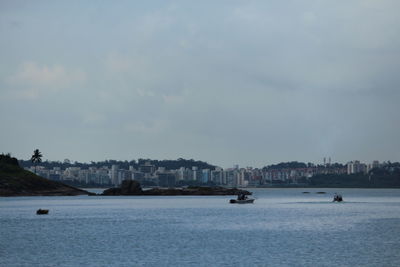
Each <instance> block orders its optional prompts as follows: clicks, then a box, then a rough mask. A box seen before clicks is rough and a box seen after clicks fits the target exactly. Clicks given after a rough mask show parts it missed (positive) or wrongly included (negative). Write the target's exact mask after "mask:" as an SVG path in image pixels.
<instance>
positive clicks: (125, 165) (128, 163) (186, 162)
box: [19, 158, 216, 170]
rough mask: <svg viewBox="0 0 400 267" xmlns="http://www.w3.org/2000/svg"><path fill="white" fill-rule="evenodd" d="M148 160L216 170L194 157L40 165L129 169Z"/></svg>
mask: <svg viewBox="0 0 400 267" xmlns="http://www.w3.org/2000/svg"><path fill="white" fill-rule="evenodd" d="M146 162H148V163H150V164H152V165H154V166H155V167H156V168H158V167H163V168H165V169H167V170H176V169H179V168H181V167H184V168H187V169H192V167H197V168H198V169H210V170H214V169H215V167H216V166H214V165H211V164H209V163H207V162H204V161H200V160H194V159H183V158H179V159H176V160H168V159H165V160H153V159H138V160H137V161H136V160H131V161H127V160H125V161H122V160H105V161H98V162H93V161H92V162H91V163H80V162H75V163H69V162H59V161H43V162H41V163H40V166H43V167H45V168H47V169H52V168H53V167H60V168H61V169H65V168H67V167H81V168H84V169H87V168H89V167H97V168H99V167H103V166H107V167H108V168H111V166H112V165H118V166H119V168H121V169H129V166H132V167H134V168H135V169H138V168H139V166H140V165H143V164H145V163H146ZM19 164H20V166H22V167H24V168H26V167H28V168H29V167H31V166H34V164H33V163H32V162H31V161H30V160H20V161H19Z"/></svg>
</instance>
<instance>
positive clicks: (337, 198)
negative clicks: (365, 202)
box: [333, 193, 343, 202]
mask: <svg viewBox="0 0 400 267" xmlns="http://www.w3.org/2000/svg"><path fill="white" fill-rule="evenodd" d="M342 201H343V197H342V195H340V194H336V193H335V195H334V196H333V202H342Z"/></svg>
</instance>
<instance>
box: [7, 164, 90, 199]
mask: <svg viewBox="0 0 400 267" xmlns="http://www.w3.org/2000/svg"><path fill="white" fill-rule="evenodd" d="M84 194H87V192H86V191H84V190H80V189H77V188H74V187H72V186H68V185H65V184H62V183H60V182H55V181H50V180H48V179H45V178H42V177H40V176H37V175H35V174H33V173H31V172H29V171H26V170H24V169H22V168H20V167H19V166H15V165H11V164H5V163H0V196H34V195H49V196H50V195H84Z"/></svg>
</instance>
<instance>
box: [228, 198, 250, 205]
mask: <svg viewBox="0 0 400 267" xmlns="http://www.w3.org/2000/svg"><path fill="white" fill-rule="evenodd" d="M253 202H254V198H248V199H242V200H239V199H231V200H229V203H231V204H250V203H253Z"/></svg>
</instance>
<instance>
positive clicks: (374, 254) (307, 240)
mask: <svg viewBox="0 0 400 267" xmlns="http://www.w3.org/2000/svg"><path fill="white" fill-rule="evenodd" d="M302 191H310V192H311V193H310V194H302ZM317 191H326V192H327V194H324V195H320V194H316V193H315V192H317ZM336 191H338V192H340V193H342V194H343V197H344V200H345V202H344V203H332V202H331V199H332V195H333V193H334V192H335V190H332V189H319V190H315V189H257V190H256V189H255V190H253V192H254V196H255V197H256V198H257V200H256V202H255V204H252V205H251V204H249V205H233V204H228V200H229V198H230V197H229V196H228V197H100V196H99V197H97V196H96V197H88V196H80V197H19V198H0V266H249V267H251V266H400V253H399V252H400V190H395V189H394V190H391V189H390V190H386V189H380V190H369V189H368V190H365V189H340V190H339V189H338V190H336ZM38 208H46V209H50V213H49V215H42V216H38V215H36V214H35V211H36V209H38Z"/></svg>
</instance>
